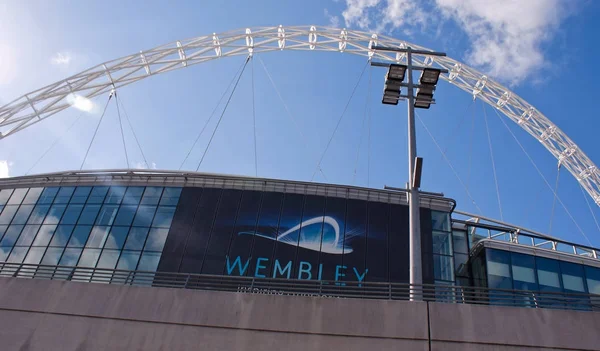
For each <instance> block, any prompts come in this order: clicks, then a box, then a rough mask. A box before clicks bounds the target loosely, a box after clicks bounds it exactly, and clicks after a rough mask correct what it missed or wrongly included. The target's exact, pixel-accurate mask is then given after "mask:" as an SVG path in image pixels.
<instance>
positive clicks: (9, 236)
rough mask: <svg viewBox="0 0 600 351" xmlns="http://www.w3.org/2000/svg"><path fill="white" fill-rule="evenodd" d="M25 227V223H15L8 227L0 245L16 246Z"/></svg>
mask: <svg viewBox="0 0 600 351" xmlns="http://www.w3.org/2000/svg"><path fill="white" fill-rule="evenodd" d="M23 227H24V226H23V225H15V224H13V225H11V226H10V227H8V229H7V230H6V233H5V234H4V237H3V238H2V241H0V246H5V247H6V246H14V245H15V242H16V241H17V238H18V237H19V234H21V231H22V230H23Z"/></svg>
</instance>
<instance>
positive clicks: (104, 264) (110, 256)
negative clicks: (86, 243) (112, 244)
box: [96, 250, 121, 269]
mask: <svg viewBox="0 0 600 351" xmlns="http://www.w3.org/2000/svg"><path fill="white" fill-rule="evenodd" d="M120 253H121V252H120V251H119V250H103V251H102V255H100V259H99V260H98V265H97V266H96V268H108V269H114V268H115V266H116V265H117V260H118V259H119V254H120Z"/></svg>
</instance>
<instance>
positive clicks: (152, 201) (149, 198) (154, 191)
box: [141, 186, 163, 205]
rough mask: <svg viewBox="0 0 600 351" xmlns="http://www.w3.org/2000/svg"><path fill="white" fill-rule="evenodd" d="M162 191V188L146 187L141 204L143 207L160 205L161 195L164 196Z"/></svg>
mask: <svg viewBox="0 0 600 351" xmlns="http://www.w3.org/2000/svg"><path fill="white" fill-rule="evenodd" d="M162 191H163V188H162V187H156V186H148V187H146V191H144V196H143V197H142V202H141V203H142V204H143V205H158V201H159V200H160V195H161V194H162Z"/></svg>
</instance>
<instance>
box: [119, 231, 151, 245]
mask: <svg viewBox="0 0 600 351" xmlns="http://www.w3.org/2000/svg"><path fill="white" fill-rule="evenodd" d="M149 230H150V228H144V227H132V228H131V230H130V231H129V235H128V236H127V243H126V244H125V249H126V250H141V249H142V248H143V247H144V243H145V242H146V237H147V236H148V231H149Z"/></svg>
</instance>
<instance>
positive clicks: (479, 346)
mask: <svg viewBox="0 0 600 351" xmlns="http://www.w3.org/2000/svg"><path fill="white" fill-rule="evenodd" d="M599 331H600V313H591V312H571V311H553V310H533V309H526V308H510V307H486V306H475V305H454V304H438V303H430V304H427V303H411V302H406V301H385V300H358V299H328V298H310V297H291V296H275V295H251V294H242V293H228V292H213V291H193V290H182V289H166V288H146V287H127V286H116V285H115V286H112V285H103V284H86V283H74V282H60V281H45V280H26V279H16V278H0V350H190V349H194V350H195V349H201V350H253V351H255V350H327V351H332V350H522V349H527V350H546V349H550V348H552V349H553V350H556V349H564V350H598V349H600V335H598V332H599Z"/></svg>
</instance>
